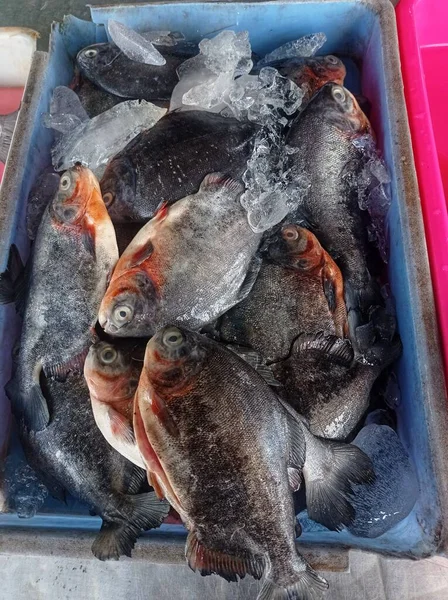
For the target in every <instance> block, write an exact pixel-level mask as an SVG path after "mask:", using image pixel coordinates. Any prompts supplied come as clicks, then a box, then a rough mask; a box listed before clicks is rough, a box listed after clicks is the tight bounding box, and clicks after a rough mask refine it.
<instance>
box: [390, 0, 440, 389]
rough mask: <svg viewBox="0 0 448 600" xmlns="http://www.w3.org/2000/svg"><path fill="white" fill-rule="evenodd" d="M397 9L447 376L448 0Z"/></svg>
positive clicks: (418, 0) (406, 1)
mask: <svg viewBox="0 0 448 600" xmlns="http://www.w3.org/2000/svg"><path fill="white" fill-rule="evenodd" d="M396 13H397V22H398V37H399V42H400V54H401V62H402V72H403V81H404V91H405V96H406V104H407V109H408V115H409V125H410V128H411V134H412V144H413V149H414V156H415V164H416V169H417V173H418V180H419V188H420V196H421V202H422V209H423V215H424V219H425V228H426V238H427V244H428V252H429V260H430V263H431V274H432V280H433V286H434V293H435V297H436V304H437V310H438V318H439V326H440V332H441V336H442V342H443V352H444V362H445V376H446V377H447V381H448V208H447V199H448V114H447V106H448V77H447V68H448V1H447V0H400V2H399V4H398V6H397V10H396Z"/></svg>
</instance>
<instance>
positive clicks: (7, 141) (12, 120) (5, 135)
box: [0, 110, 19, 163]
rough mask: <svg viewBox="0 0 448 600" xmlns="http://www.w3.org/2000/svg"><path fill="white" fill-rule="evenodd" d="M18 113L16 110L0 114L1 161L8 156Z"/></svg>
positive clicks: (3, 161) (4, 160)
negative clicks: (7, 113)
mask: <svg viewBox="0 0 448 600" xmlns="http://www.w3.org/2000/svg"><path fill="white" fill-rule="evenodd" d="M18 114H19V111H18V110H16V111H15V112H12V113H10V114H9V115H1V116H0V131H1V135H0V162H2V163H5V162H6V159H7V158H8V152H9V147H10V145H11V141H12V136H13V133H14V128H15V126H16V121H17V115H18Z"/></svg>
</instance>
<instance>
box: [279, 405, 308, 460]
mask: <svg viewBox="0 0 448 600" xmlns="http://www.w3.org/2000/svg"><path fill="white" fill-rule="evenodd" d="M278 400H279V402H280V404H281V405H282V406H283V407H284V409H285V411H286V413H287V415H288V431H289V459H288V467H291V468H292V469H297V470H299V471H301V470H302V468H303V465H304V464H305V458H306V442H305V436H304V435H303V430H302V423H301V416H300V415H299V414H298V413H296V412H295V410H294V409H292V408H291V407H290V406H289V405H288V404H286V402H284V401H283V400H282V399H281V398H279V399H278ZM288 470H289V469H288Z"/></svg>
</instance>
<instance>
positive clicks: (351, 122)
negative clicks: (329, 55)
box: [309, 83, 373, 138]
mask: <svg viewBox="0 0 448 600" xmlns="http://www.w3.org/2000/svg"><path fill="white" fill-rule="evenodd" d="M309 108H310V109H311V110H312V111H313V112H322V111H323V112H324V113H325V118H326V119H327V120H328V122H329V123H331V124H332V125H333V126H334V127H335V128H336V129H337V130H338V131H339V132H341V133H343V134H344V135H345V136H347V137H350V138H354V137H358V136H360V135H367V134H372V133H373V131H372V126H371V125H370V121H369V119H368V118H367V117H366V115H365V114H364V113H363V111H362V110H361V108H360V106H359V104H358V102H357V100H356V98H355V97H354V95H353V94H352V93H351V92H349V91H348V89H347V88H345V87H343V86H341V85H338V84H336V83H327V84H325V85H324V86H323V87H322V88H321V90H320V91H319V93H318V95H317V96H316V97H315V99H314V100H313V102H311V103H310V104H309Z"/></svg>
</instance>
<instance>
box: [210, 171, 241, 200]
mask: <svg viewBox="0 0 448 600" xmlns="http://www.w3.org/2000/svg"><path fill="white" fill-rule="evenodd" d="M223 188H225V189H226V190H228V191H229V192H232V193H233V194H234V195H235V197H236V196H239V195H240V194H242V193H243V192H244V185H243V184H242V183H241V181H237V180H236V179H232V178H231V177H228V176H227V175H225V174H224V173H209V174H208V175H206V176H205V177H204V179H203V181H202V183H201V185H200V186H199V191H200V192H211V191H217V190H220V189H223Z"/></svg>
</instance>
